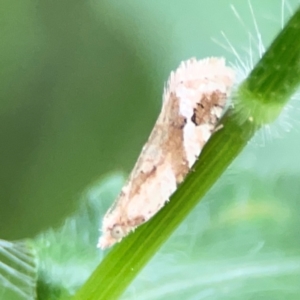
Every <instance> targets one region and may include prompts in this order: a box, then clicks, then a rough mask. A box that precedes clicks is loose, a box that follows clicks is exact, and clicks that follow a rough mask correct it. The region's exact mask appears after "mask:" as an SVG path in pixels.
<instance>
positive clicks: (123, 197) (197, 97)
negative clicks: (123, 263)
mask: <svg viewBox="0 0 300 300" xmlns="http://www.w3.org/2000/svg"><path fill="white" fill-rule="evenodd" d="M233 82H234V72H233V70H232V69H231V68H229V67H227V66H226V65H225V60H224V59H223V58H214V57H212V58H206V59H202V60H197V59H195V58H191V59H189V60H187V61H184V62H182V63H181V64H180V65H179V67H178V68H177V70H176V71H174V72H172V73H171V75H170V77H169V80H168V82H167V84H166V86H165V89H164V93H163V105H162V109H161V112H160V114H159V117H158V119H157V121H156V123H155V125H154V128H153V130H152V132H151V134H150V137H149V139H148V141H147V143H146V144H145V146H144V147H143V149H142V152H141V154H140V156H139V158H138V160H137V162H136V164H135V166H134V168H133V170H132V172H131V174H130V176H129V178H128V180H127V182H126V184H125V186H124V187H123V188H122V190H121V193H120V194H119V196H118V197H117V199H116V201H115V202H114V204H113V205H112V206H111V208H110V209H109V210H108V211H107V213H106V215H105V216H104V219H103V224H102V236H101V237H100V239H99V244H98V246H99V247H100V248H102V249H104V248H107V247H110V246H112V245H113V244H115V243H116V242H119V241H121V240H122V238H123V237H125V236H126V235H127V234H128V233H129V232H131V231H133V230H134V229H135V228H136V227H137V226H139V225H141V224H143V223H144V222H146V221H148V220H149V219H150V218H151V217H152V216H153V215H155V214H156V213H157V212H158V211H159V210H160V209H161V208H162V207H163V206H164V204H165V203H166V202H167V201H168V200H169V198H170V196H171V195H172V194H173V193H174V192H175V190H176V189H177V187H178V185H179V184H180V183H181V182H182V181H183V180H184V178H185V176H186V175H187V173H188V172H189V171H190V170H191V168H192V166H193V164H194V163H195V161H196V160H197V158H198V157H199V155H200V152H201V150H202V148H203V146H204V145H205V143H206V142H207V141H208V139H209V138H210V136H211V135H212V133H213V132H214V130H215V129H216V126H217V124H218V121H219V119H220V117H221V115H222V113H223V110H224V106H225V104H226V101H227V99H228V97H229V93H230V90H231V88H232V86H233Z"/></svg>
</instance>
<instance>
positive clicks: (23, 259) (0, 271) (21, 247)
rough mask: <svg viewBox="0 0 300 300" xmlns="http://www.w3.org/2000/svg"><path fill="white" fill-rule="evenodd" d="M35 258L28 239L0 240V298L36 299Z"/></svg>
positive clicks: (14, 299) (8, 299) (7, 299)
mask: <svg viewBox="0 0 300 300" xmlns="http://www.w3.org/2000/svg"><path fill="white" fill-rule="evenodd" d="M36 281H37V258H36V252H35V249H34V247H32V245H31V244H30V243H29V242H28V241H18V242H8V241H4V240H0V298H1V299H5V300H10V299H11V300H31V299H32V300H34V299H36Z"/></svg>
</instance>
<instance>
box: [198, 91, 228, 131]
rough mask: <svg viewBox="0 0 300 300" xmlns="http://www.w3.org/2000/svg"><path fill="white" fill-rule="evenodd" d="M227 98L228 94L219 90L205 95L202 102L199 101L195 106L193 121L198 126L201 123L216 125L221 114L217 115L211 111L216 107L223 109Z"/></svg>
mask: <svg viewBox="0 0 300 300" xmlns="http://www.w3.org/2000/svg"><path fill="white" fill-rule="evenodd" d="M226 98H227V96H226V94H224V93H221V92H218V91H216V92H214V93H212V94H210V95H207V94H206V95H203V97H202V99H201V100H200V102H199V103H197V107H196V108H194V114H193V116H192V122H193V123H195V125H196V126H199V125H201V124H212V125H213V126H215V125H216V123H217V122H218V120H219V117H220V116H217V115H216V114H215V113H211V112H212V110H213V109H214V108H220V109H223V108H224V105H225V102H226Z"/></svg>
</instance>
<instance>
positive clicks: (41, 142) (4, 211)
mask: <svg viewBox="0 0 300 300" xmlns="http://www.w3.org/2000/svg"><path fill="white" fill-rule="evenodd" d="M251 4H252V7H253V11H254V15H255V18H256V21H257V24H258V28H259V32H260V34H261V36H262V38H263V41H264V44H265V46H267V45H268V44H269V43H270V41H272V39H273V38H274V36H275V35H276V33H277V32H278V31H279V30H280V28H281V19H282V1H280V0H278V1H275V0H272V1H271V0H269V1H261V0H252V1H251ZM297 4H298V1H297V0H295V1H291V0H290V1H288V2H284V5H283V7H284V16H283V18H287V17H288V16H289V15H291V13H292V12H293V10H294V8H295V7H297ZM230 5H233V6H234V7H235V9H236V10H237V11H238V12H239V14H240V16H241V18H242V20H243V22H244V24H245V27H244V26H243V25H242V24H241V22H239V21H238V18H237V17H236V16H235V14H234V13H233V10H232V9H231V8H230ZM221 32H224V33H225V34H226V37H228V39H229V40H230V43H231V44H232V45H234V47H235V48H236V51H237V52H238V53H239V55H240V58H241V60H242V61H243V62H244V63H245V64H247V63H248V62H249V61H250V55H249V51H250V50H249V49H250V47H251V48H252V51H253V53H252V54H253V56H254V59H257V58H258V56H259V52H258V49H257V40H258V35H257V32H256V31H255V24H254V20H253V16H252V15H251V9H250V7H249V6H248V2H247V1H239V0H232V1H230V4H229V2H227V1H222V0H213V1H204V0H198V1H197V0H187V1H174V0H173V1H166V0H163V1H148V0H139V1H133V0H122V1H116V0H114V1H95V0H89V1H81V0H72V1H71V0H60V1H58V0H53V1H37V0H33V1H26V0H23V1H16V0H2V1H1V10H0V34H1V47H0V79H1V88H0V99H1V101H0V122H1V125H0V145H1V146H0V166H1V168H0V182H1V183H0V189H1V190H0V192H1V200H0V237H1V238H2V239H7V240H14V239H21V238H28V237H34V236H35V235H36V234H38V233H40V232H41V231H42V230H45V229H47V228H49V227H53V226H54V227H57V226H59V225H61V224H62V222H63V220H64V219H65V217H66V216H68V215H70V214H71V213H73V212H74V211H75V209H76V208H77V206H78V203H79V200H80V199H82V196H81V195H82V193H84V191H85V190H86V188H87V187H88V186H90V185H91V184H93V183H94V182H96V181H97V180H99V178H102V177H103V176H104V175H105V174H107V173H111V172H113V171H120V170H121V171H124V172H125V173H128V172H129V171H130V169H131V167H132V166H133V164H134V162H135V159H136V158H137V155H138V153H139V151H140V150H141V147H142V145H143V144H144V142H145V141H146V139H147V137H148V134H149V132H150V130H151V128H152V126H153V124H154V122H155V119H156V117H157V115H158V113H159V110H160V106H161V95H162V90H163V86H164V82H166V80H167V77H168V75H169V73H170V71H171V70H173V69H174V68H176V67H177V65H178V64H179V62H180V61H182V60H184V59H187V58H189V57H192V56H196V57H198V58H202V57H207V56H224V57H226V58H227V59H228V60H229V62H231V63H232V64H233V65H236V63H237V61H238V60H239V58H237V57H236V55H234V54H233V53H232V52H233V51H226V49H224V48H222V47H221V46H220V45H218V43H216V42H213V41H212V38H214V39H215V40H218V41H219V42H220V43H221V44H224V45H226V46H227V48H229V46H228V43H226V39H225V38H224V37H223V36H222V33H221ZM251 34H252V35H253V37H254V40H253V39H251ZM255 40H256V43H255ZM239 80H241V78H239ZM299 107H300V106H299V101H297V99H295V100H292V101H291V103H290V108H292V109H288V110H287V111H286V112H284V113H283V115H282V116H281V117H280V119H279V120H278V121H277V122H276V124H274V125H272V126H270V127H268V128H265V129H263V130H262V131H261V132H260V133H258V134H257V136H256V137H255V138H254V140H253V141H251V142H250V143H249V146H248V147H247V148H246V149H245V151H244V152H243V154H242V155H241V156H240V157H239V158H238V159H237V160H236V161H235V162H234V164H233V165H232V166H231V168H230V169H229V170H228V171H227V173H226V174H225V175H224V176H223V178H222V179H221V181H220V183H218V185H217V186H216V187H215V188H214V189H213V191H211V193H210V194H209V195H208V196H207V197H206V199H205V200H204V203H202V204H201V205H199V209H198V210H197V211H195V212H194V213H193V214H192V215H191V216H190V218H189V220H187V221H186V223H185V224H183V225H182V228H180V229H179V230H178V232H177V233H176V234H175V235H174V238H172V239H171V240H170V241H169V242H168V243H167V245H166V246H165V247H164V248H163V249H162V253H161V254H158V255H157V256H158V258H155V259H154V262H153V263H152V264H150V265H149V266H148V267H147V268H146V269H145V271H144V272H143V273H142V274H141V276H140V278H141V279H140V284H139V281H137V283H136V284H135V285H134V287H133V288H132V289H131V290H129V291H128V297H129V298H130V297H131V298H130V299H135V298H133V297H137V298H136V299H160V298H159V295H160V294H159V293H161V295H166V290H168V291H169V292H170V291H173V292H174V294H170V295H169V297H172V298H173V299H175V298H174V297H175V296H176V297H178V299H180V294H179V291H178V290H176V288H177V287H181V291H183V293H184V294H183V295H189V297H190V298H189V299H207V298H210V299H211V297H213V296H216V295H218V293H221V295H222V298H221V299H227V298H226V297H228V299H241V298H240V297H241V294H239V292H237V293H236V294H235V296H233V295H232V293H231V292H232V291H237V290H239V287H241V286H244V285H246V286H248V287H249V289H248V290H247V292H248V293H250V292H251V291H252V292H259V296H258V297H256V298H255V299H282V295H283V294H278V290H280V291H286V294H284V295H285V297H287V295H291V298H290V299H298V298H295V297H296V295H297V294H299V293H300V287H299V286H300V284H299V283H300V254H299V252H300V249H299V246H300V229H299V228H300V220H299V213H300V205H299V193H300V184H299V181H300V142H299V141H300V132H299V129H298V128H299V121H298V120H299V116H300V112H299ZM119 189H120V186H119V185H116V186H114V191H113V193H117V192H118V190H119ZM101 200H103V202H102V203H101V205H104V207H107V206H109V203H110V202H111V201H112V200H113V199H111V197H108V199H107V200H106V199H104V198H103V199H101ZM103 212H104V210H103ZM200 216H201V218H200ZM200 219H201V220H202V221H201V222H200V221H199V220H200ZM203 245H205V247H204V246H203ZM187 248H188V249H189V251H186V249H187ZM170 249H173V250H170ZM174 249H175V250H174ZM164 251H165V252H166V253H170V251H173V252H175V253H174V254H173V256H172V254H171V255H170V254H169V256H167V261H164V265H165V264H166V265H168V266H173V267H174V268H175V269H170V268H169V267H167V266H166V268H165V270H167V271H166V272H167V273H168V274H167V275H166V274H165V273H164V272H161V273H160V274H157V272H155V271H154V272H153V270H155V268H157V264H159V265H160V268H161V264H162V260H161V259H159V256H160V255H164V254H163V253H165V252H164ZM175 254H177V256H176V255H175ZM241 255H242V256H241ZM195 257H201V259H202V261H206V263H205V264H204V263H203V262H202V264H200V265H199V264H196V263H195V261H197V259H195V260H193V258H195ZM224 257H226V261H222V263H220V264H217V268H214V267H213V266H212V265H213V264H214V263H216V262H215V261H216V260H218V259H221V258H222V259H224ZM245 257H246V258H247V259H245ZM249 258H250V259H249ZM179 262H180V263H179ZM226 263H228V264H226ZM180 264H182V265H180ZM232 264H233V265H236V264H237V265H240V266H241V268H240V269H239V273H234V271H232V273H230V272H229V273H230V274H229V273H228V278H229V279H231V278H233V279H235V278H237V277H238V278H242V279H241V280H244V281H242V282H241V280H240V281H238V282H237V281H235V280H233V281H230V284H229V283H226V284H225V285H221V284H220V282H223V283H224V278H223V279H222V276H221V274H222V273H223V274H225V273H226V271H225V270H227V271H228V270H231V266H232ZM255 267H257V268H259V267H261V268H262V269H261V270H260V272H255V270H256V269H255ZM194 269H195V270H194ZM170 270H172V271H171V273H174V272H175V273H176V272H179V273H181V274H185V272H186V273H187V274H191V279H187V278H186V281H187V282H186V285H184V286H183V285H178V282H177V281H176V280H175V281H174V280H169V279H168V276H169V277H172V276H171V273H170ZM203 270H205V272H204V273H203V274H205V276H204V275H203V274H202V273H201V272H202V271H203ZM207 270H208V271H207ZM216 270H217V272H216ZM218 270H220V271H218ZM206 271H207V272H208V273H209V274H210V272H211V273H212V275H211V277H209V275H207V274H208V273H207V272H206ZM197 272H198V273H197ZM199 272H200V273H201V274H202V275H201V274H200V275H199ZM149 274H152V275H149ZM153 274H155V275H153ZM195 274H198V275H195ZM253 274H255V275H253ZM264 274H267V275H268V276H269V275H270V274H271V275H272V276H271V275H270V276H269V277H268V276H265V275H264ZM217 275H218V276H219V277H218V276H217ZM173 276H174V275H173ZM199 276H200V277H199ZM201 276H204V278H202V277H201ZM220 276H221V277H220ZM230 276H231V277H230ZM243 276H244V277H243ZM251 276H252V277H251ZM260 276H265V277H264V278H267V279H266V281H265V282H264V284H262V285H260V286H259V287H257V281H255V279H257V278H258V279H259V280H260V279H261V277H260ZM282 276H284V277H282ZM145 278H146V284H145ZM192 278H193V279H194V282H192ZM205 278H212V279H211V281H210V283H211V282H213V283H215V284H214V286H213V287H212V286H207V281H205ZM218 278H219V279H218ZM228 278H227V279H228ZM249 278H250V279H249ZM143 279H144V281H143ZM227 279H226V280H227ZM159 280H162V281H164V280H165V281H166V282H168V284H167V286H166V284H163V285H161V284H159V283H158V282H160V281H159ZM178 280H179V279H178ZM207 280H208V279H207ZM226 280H225V281H226ZM279 283H280V284H279ZM168 285H169V286H168ZM145 286H146V289H147V291H149V290H150V289H151V290H152V293H154V294H152V295H150V296H149V295H146V294H144V296H143V297H142V298H141V297H139V296H138V295H140V293H143V291H144V289H145ZM154 286H156V287H158V286H160V288H161V289H165V290H159V289H154V288H153V287H154ZM191 286H192V287H194V288H196V290H197V291H198V292H199V290H201V293H200V292H199V293H198V294H195V290H193V289H191V288H190V289H189V292H190V293H191V294H188V292H187V290H188V288H189V287H191ZM199 286H200V287H201V288H200V289H199ZM197 287H198V288H197ZM268 288H269V289H268ZM155 292H156V294H155ZM226 295H227V296H226ZM181 296H182V295H181ZM147 297H148V298H147ZM243 297H244V295H243ZM249 299H250V298H249Z"/></svg>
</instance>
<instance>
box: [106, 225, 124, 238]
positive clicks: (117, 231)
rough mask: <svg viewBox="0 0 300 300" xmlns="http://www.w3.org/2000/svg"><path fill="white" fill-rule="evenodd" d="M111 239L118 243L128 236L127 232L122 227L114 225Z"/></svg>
mask: <svg viewBox="0 0 300 300" xmlns="http://www.w3.org/2000/svg"><path fill="white" fill-rule="evenodd" d="M110 234H111V237H112V238H113V239H115V240H117V241H120V240H121V239H122V238H123V237H124V236H125V235H127V231H126V230H125V228H124V227H123V226H121V225H118V224H116V225H114V226H113V228H112V229H111V231H110Z"/></svg>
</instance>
